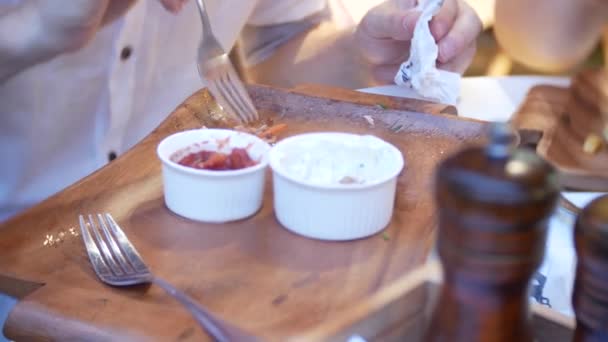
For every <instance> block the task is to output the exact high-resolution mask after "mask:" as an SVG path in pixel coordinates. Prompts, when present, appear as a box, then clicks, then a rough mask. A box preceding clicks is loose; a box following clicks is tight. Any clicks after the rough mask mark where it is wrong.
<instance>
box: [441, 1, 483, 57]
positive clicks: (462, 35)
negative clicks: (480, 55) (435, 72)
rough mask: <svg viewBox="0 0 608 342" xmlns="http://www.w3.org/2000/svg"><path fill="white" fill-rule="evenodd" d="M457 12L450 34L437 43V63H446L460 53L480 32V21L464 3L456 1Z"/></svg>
mask: <svg viewBox="0 0 608 342" xmlns="http://www.w3.org/2000/svg"><path fill="white" fill-rule="evenodd" d="M458 7H459V12H458V16H457V18H456V21H455V22H454V26H452V29H451V30H450V32H449V33H448V34H447V35H446V36H445V37H444V38H443V39H441V40H440V41H439V42H438V45H439V58H438V59H439V62H440V63H447V62H449V61H450V60H451V59H452V58H454V57H455V56H456V55H458V54H460V53H462V52H463V51H464V50H465V49H466V48H467V46H468V45H469V44H470V43H471V42H472V41H474V40H475V39H476V38H477V36H478V35H479V33H480V32H481V28H482V25H481V20H479V17H478V16H477V14H476V13H475V11H473V9H472V8H471V7H470V6H469V5H467V4H466V3H465V2H464V1H458Z"/></svg>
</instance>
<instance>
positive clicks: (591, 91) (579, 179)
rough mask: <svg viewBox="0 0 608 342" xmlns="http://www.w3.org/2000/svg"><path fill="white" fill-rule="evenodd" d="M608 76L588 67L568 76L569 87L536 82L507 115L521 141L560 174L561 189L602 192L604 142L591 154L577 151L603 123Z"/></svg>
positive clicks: (607, 179) (607, 162)
mask: <svg viewBox="0 0 608 342" xmlns="http://www.w3.org/2000/svg"><path fill="white" fill-rule="evenodd" d="M606 88H608V75H606V73H605V72H603V71H597V70H589V71H585V72H582V73H581V74H579V75H577V76H576V77H574V79H573V81H572V86H571V87H570V88H560V87H554V86H545V85H541V86H537V87H534V88H532V89H531V90H530V92H529V93H528V95H527V97H526V99H525V101H524V103H523V104H522V105H521V107H520V108H519V109H518V111H517V113H516V114H515V115H514V117H513V120H512V121H513V125H514V126H515V127H517V128H519V129H520V130H521V132H522V141H523V142H525V143H531V144H535V145H536V151H537V153H538V154H539V155H540V156H542V157H543V158H545V159H546V160H547V161H549V162H550V163H552V164H553V165H554V166H555V167H556V168H557V169H558V171H559V172H560V174H561V181H562V184H563V185H564V187H566V188H568V189H572V190H581V191H601V192H605V191H608V146H606V144H604V147H603V148H602V149H601V150H600V151H599V152H597V153H595V154H587V153H584V152H583V144H584V141H585V139H586V137H587V135H588V134H590V133H595V134H601V130H602V129H603V127H604V126H605V125H606V124H608V119H607V118H606V117H605V115H606V114H605V113H608V90H607V89H606Z"/></svg>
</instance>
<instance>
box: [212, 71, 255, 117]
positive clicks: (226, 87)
mask: <svg viewBox="0 0 608 342" xmlns="http://www.w3.org/2000/svg"><path fill="white" fill-rule="evenodd" d="M217 84H218V89H219V90H220V92H222V94H223V96H224V97H225V98H226V99H228V102H230V104H231V105H232V107H233V108H234V109H235V111H236V114H237V115H238V116H239V118H240V119H241V122H243V123H248V122H250V121H251V120H250V119H249V117H248V115H247V109H246V108H245V106H244V104H243V103H242V102H241V101H239V96H238V95H237V93H236V92H235V91H234V89H233V87H232V84H230V81H229V80H228V74H224V75H222V77H220V78H219V79H218V80H217Z"/></svg>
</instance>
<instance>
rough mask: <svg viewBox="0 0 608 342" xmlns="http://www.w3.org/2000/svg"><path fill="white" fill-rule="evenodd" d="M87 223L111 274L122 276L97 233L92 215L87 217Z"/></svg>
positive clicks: (97, 229)
mask: <svg viewBox="0 0 608 342" xmlns="http://www.w3.org/2000/svg"><path fill="white" fill-rule="evenodd" d="M88 223H89V227H90V228H91V230H92V231H93V235H94V236H95V241H96V242H97V245H98V246H99V248H100V249H101V256H102V257H103V258H104V259H105V260H106V262H107V264H108V265H110V269H111V270H112V272H113V273H114V274H115V275H117V276H121V275H123V274H124V271H123V270H122V269H121V268H120V266H118V264H117V263H116V261H115V260H114V258H113V257H112V253H111V252H110V249H109V248H108V245H107V244H106V241H105V240H104V239H103V237H102V236H101V234H100V233H99V228H98V227H97V224H95V220H94V219H93V216H92V215H89V221H88Z"/></svg>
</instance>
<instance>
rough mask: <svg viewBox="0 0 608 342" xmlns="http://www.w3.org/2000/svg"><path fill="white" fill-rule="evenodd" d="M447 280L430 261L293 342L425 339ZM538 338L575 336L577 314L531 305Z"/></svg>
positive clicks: (561, 341)
mask: <svg viewBox="0 0 608 342" xmlns="http://www.w3.org/2000/svg"><path fill="white" fill-rule="evenodd" d="M442 283H443V277H442V273H441V265H440V263H439V262H437V261H430V262H429V263H426V264H424V265H423V266H421V267H419V268H416V269H415V270H413V271H412V272H410V273H408V274H406V275H404V276H402V277H400V278H399V279H397V280H396V281H395V282H393V283H392V284H390V285H388V286H386V287H385V288H383V289H382V290H380V291H378V292H377V293H375V294H373V295H371V296H369V297H368V298H365V299H363V300H362V301H360V302H358V303H356V304H355V305H352V306H350V307H348V308H346V309H345V310H344V311H343V312H342V313H341V314H340V315H338V316H337V317H336V318H334V319H332V320H328V321H326V322H324V323H322V324H320V325H318V326H317V327H315V328H314V329H311V330H310V331H308V332H307V333H305V334H302V335H299V336H296V337H293V338H292V339H289V340H288V341H289V342H308V341H322V342H346V341H348V338H349V337H350V336H353V335H359V336H362V337H363V338H365V339H366V340H367V341H370V342H371V341H374V342H375V341H382V342H392V341H395V342H397V341H407V342H422V341H425V339H424V337H423V336H424V333H425V331H426V327H427V326H428V324H429V322H428V321H429V317H430V313H431V312H432V309H433V307H434V305H435V303H436V302H437V299H438V298H437V297H438V295H439V289H440V286H441V285H442ZM530 306H531V308H530V309H531V312H532V322H533V325H532V326H533V331H534V336H535V338H536V341H537V342H570V341H572V337H573V332H574V327H575V321H574V319H573V318H571V317H568V316H564V315H563V314H561V313H559V312H557V311H555V310H552V309H549V308H547V307H546V306H541V305H539V304H535V303H534V304H531V305H530Z"/></svg>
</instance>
